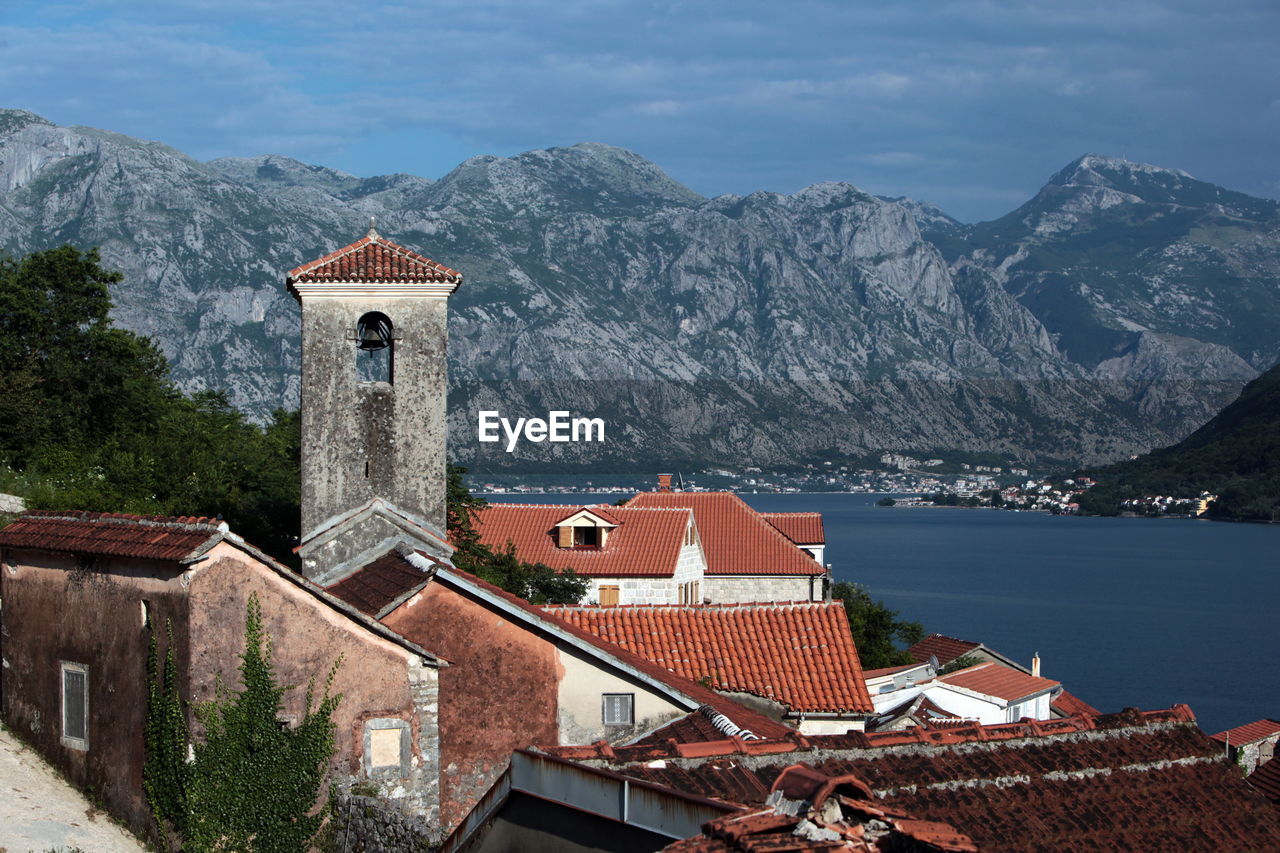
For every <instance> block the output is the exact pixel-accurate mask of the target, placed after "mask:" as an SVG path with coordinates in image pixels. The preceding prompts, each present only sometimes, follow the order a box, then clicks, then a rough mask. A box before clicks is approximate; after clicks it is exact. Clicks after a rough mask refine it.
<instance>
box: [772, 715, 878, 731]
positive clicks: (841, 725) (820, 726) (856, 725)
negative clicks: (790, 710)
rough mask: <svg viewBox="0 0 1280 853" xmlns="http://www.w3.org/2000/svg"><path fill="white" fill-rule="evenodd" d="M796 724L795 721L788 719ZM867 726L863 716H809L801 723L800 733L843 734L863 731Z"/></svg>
mask: <svg viewBox="0 0 1280 853" xmlns="http://www.w3.org/2000/svg"><path fill="white" fill-rule="evenodd" d="M788 722H789V723H792V724H794V721H788ZM866 728H867V721H866V720H864V719H863V718H861V717H858V718H857V719H850V718H841V719H822V718H813V717H808V718H806V719H805V720H804V721H803V722H801V723H800V734H802V735H842V734H844V733H845V732H851V731H853V732H861V731H865V730H866Z"/></svg>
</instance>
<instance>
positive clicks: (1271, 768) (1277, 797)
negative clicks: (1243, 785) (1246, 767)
mask: <svg viewBox="0 0 1280 853" xmlns="http://www.w3.org/2000/svg"><path fill="white" fill-rule="evenodd" d="M1245 779H1247V780H1248V782H1249V785H1250V786H1251V787H1252V788H1253V789H1254V790H1255V791H1257V792H1258V793H1260V794H1262V796H1264V797H1266V798H1267V799H1268V800H1270V801H1271V803H1272V805H1274V806H1276V807H1277V808H1280V761H1277V760H1276V759H1274V758H1273V759H1271V760H1270V761H1268V762H1267V763H1266V764H1264V765H1262V766H1261V767H1259V768H1258V769H1257V770H1255V771H1253V772H1252V773H1250V774H1249V775H1248V776H1246V777H1245Z"/></svg>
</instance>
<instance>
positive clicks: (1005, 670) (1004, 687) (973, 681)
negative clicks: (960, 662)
mask: <svg viewBox="0 0 1280 853" xmlns="http://www.w3.org/2000/svg"><path fill="white" fill-rule="evenodd" d="M937 680H938V681H941V682H943V683H945V684H952V685H954V686H956V687H963V688H964V689H966V690H972V691H973V692H975V693H981V694H983V695H984V696H995V697H997V698H999V699H1004V700H1005V701H1006V702H1016V701H1017V700H1019V699H1025V698H1026V697H1028V696H1032V695H1035V694H1036V693H1042V692H1044V691H1045V690H1052V689H1053V688H1055V687H1061V686H1062V684H1061V682H1058V681H1051V680H1049V679H1047V678H1038V677H1036V676H1034V675H1027V674H1026V673H1025V672H1019V671H1018V670H1016V669H1010V668H1009V667H1007V666H1001V665H1000V664H998V663H980V664H978V665H977V666H970V667H965V668H964V669H959V670H956V671H955V672H952V673H948V674H947V675H940V676H938V678H937Z"/></svg>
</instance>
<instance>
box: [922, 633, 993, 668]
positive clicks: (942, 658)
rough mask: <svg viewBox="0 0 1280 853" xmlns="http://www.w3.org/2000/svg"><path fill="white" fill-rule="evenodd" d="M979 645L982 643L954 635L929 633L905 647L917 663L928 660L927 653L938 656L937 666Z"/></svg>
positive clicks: (945, 663) (943, 664)
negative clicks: (959, 638)
mask: <svg viewBox="0 0 1280 853" xmlns="http://www.w3.org/2000/svg"><path fill="white" fill-rule="evenodd" d="M981 645H982V643H974V642H971V641H969V640H957V639H956V638H955V637H947V636H944V635H942V634H930V635H929V636H927V637H925V638H924V639H923V640H921V641H920V642H918V643H916V644H915V645H914V646H912V647H911V648H909V649H907V654H909V655H911V659H912V660H915V661H918V662H919V663H925V662H926V661H928V660H929V655H934V656H936V657H937V658H938V665H939V666H946V665H947V664H948V663H950V662H951V661H953V660H955V659H956V658H958V657H960V656H961V655H965V654H968V653H969V652H971V651H973V650H974V649H976V648H978V647H979V646H981Z"/></svg>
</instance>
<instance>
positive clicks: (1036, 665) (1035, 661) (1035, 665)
mask: <svg viewBox="0 0 1280 853" xmlns="http://www.w3.org/2000/svg"><path fill="white" fill-rule="evenodd" d="M1031 674H1032V675H1034V676H1035V677H1036V678H1039V677H1040V653H1039V652H1036V653H1035V655H1034V656H1033V657H1032V658H1031Z"/></svg>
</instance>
